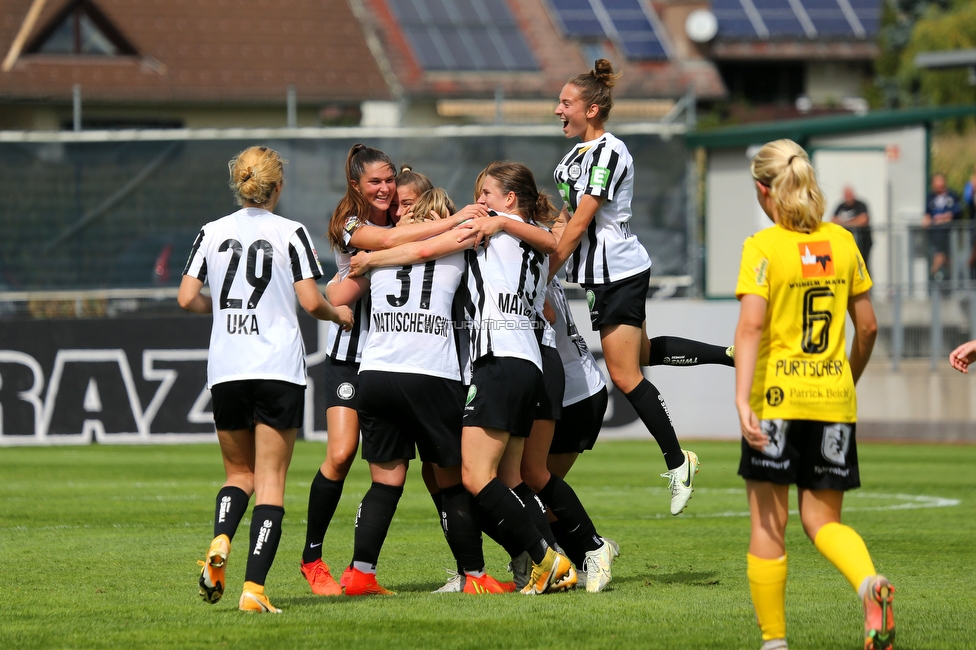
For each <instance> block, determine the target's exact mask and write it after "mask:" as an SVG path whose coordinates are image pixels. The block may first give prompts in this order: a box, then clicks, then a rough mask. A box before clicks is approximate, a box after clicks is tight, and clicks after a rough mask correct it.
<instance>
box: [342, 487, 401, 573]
mask: <svg viewBox="0 0 976 650" xmlns="http://www.w3.org/2000/svg"><path fill="white" fill-rule="evenodd" d="M402 495H403V486H399V487H398V486H393V485H385V484H383V483H376V482H374V483H373V484H372V485H370V486H369V490H367V491H366V494H365V495H364V496H363V500H362V502H361V503H360V504H359V512H358V513H357V514H356V534H355V540H356V541H355V546H354V547H353V552H352V561H353V562H365V563H367V564H371V565H373V566H374V567H375V566H376V561H377V560H378V559H379V557H380V549H381V548H383V542H384V541H385V540H386V534H387V533H388V532H389V530H390V524H391V523H392V522H393V514H394V513H395V512H396V509H397V504H398V503H399V502H400V497H401V496H402Z"/></svg>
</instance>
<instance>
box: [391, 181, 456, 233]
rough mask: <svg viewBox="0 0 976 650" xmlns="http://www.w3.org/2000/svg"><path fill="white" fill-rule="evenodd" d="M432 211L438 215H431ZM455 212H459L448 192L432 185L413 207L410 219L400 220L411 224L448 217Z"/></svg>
mask: <svg viewBox="0 0 976 650" xmlns="http://www.w3.org/2000/svg"><path fill="white" fill-rule="evenodd" d="M431 212H433V213H434V214H436V215H437V216H436V217H434V216H431ZM455 212H457V208H455V207H454V201H452V200H451V197H449V196H448V195H447V192H445V191H444V189H443V188H440V187H432V188H431V189H429V190H427V191H426V192H424V193H423V194H421V195H420V198H419V199H417V202H416V203H414V204H413V207H412V208H411V215H412V216H411V217H410V218H409V219H401V220H400V222H401V223H403V224H409V223H424V222H425V221H435V220H437V219H447V218H448V217H449V216H451V215H452V214H454V213H455ZM397 225H400V224H397Z"/></svg>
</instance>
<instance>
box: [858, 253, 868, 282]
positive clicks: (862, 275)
mask: <svg viewBox="0 0 976 650" xmlns="http://www.w3.org/2000/svg"><path fill="white" fill-rule="evenodd" d="M857 278H858V279H859V280H861V281H862V282H863V281H864V280H867V279H868V271H867V269H866V268H864V258H862V257H861V254H860V253H858V254H857Z"/></svg>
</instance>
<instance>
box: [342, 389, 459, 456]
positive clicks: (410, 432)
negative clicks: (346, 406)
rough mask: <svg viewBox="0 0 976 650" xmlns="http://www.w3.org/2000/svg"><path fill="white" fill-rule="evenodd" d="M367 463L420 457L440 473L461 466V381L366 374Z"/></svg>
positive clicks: (362, 412) (362, 403)
mask: <svg viewBox="0 0 976 650" xmlns="http://www.w3.org/2000/svg"><path fill="white" fill-rule="evenodd" d="M359 388H360V394H361V396H360V398H359V428H360V430H361V431H362V432H363V458H364V459H365V460H367V461H368V462H370V463H385V462H388V461H391V460H397V459H399V458H406V459H411V458H415V457H416V453H415V452H414V447H415V446H416V448H417V449H418V450H419V451H420V458H421V460H424V461H427V462H431V463H435V464H436V465H440V466H441V467H452V466H454V465H460V464H461V409H462V405H463V404H464V388H463V387H462V386H461V382H460V381H453V380H450V379H444V378H442V377H430V376H428V375H418V374H415V373H411V372H383V371H378V370H366V371H364V372H363V373H361V374H360V375H359Z"/></svg>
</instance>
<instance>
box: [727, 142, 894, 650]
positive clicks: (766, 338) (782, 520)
mask: <svg viewBox="0 0 976 650" xmlns="http://www.w3.org/2000/svg"><path fill="white" fill-rule="evenodd" d="M752 177H753V178H754V179H755V185H756V198H757V199H758V200H759V205H760V206H761V207H762V209H763V212H765V213H766V214H767V215H768V216H769V218H770V219H771V220H772V221H773V223H775V224H776V225H775V227H773V228H767V229H766V230H763V231H760V232H758V233H756V234H755V235H753V236H752V237H750V238H749V239H747V240H746V242H745V244H744V246H743V247H742V265H741V266H740V268H739V281H738V285H737V286H736V296H737V297H738V298H739V300H740V301H741V303H742V304H741V307H740V312H739V323H738V326H737V327H736V331H735V349H736V363H735V404H736V408H737V410H738V411H739V426H740V427H741V429H742V460H741V462H740V463H739V475H740V476H742V477H743V478H744V479H745V480H746V493H747V495H748V498H749V511H750V513H751V516H752V533H751V536H750V539H749V554H748V576H749V586H750V589H751V591H752V602H753V605H754V606H755V608H756V615H757V617H758V619H759V627H760V629H761V630H762V637H763V641H764V643H763V650H771V649H773V648H785V647H786V615H785V596H786V547H785V545H784V536H785V532H786V521H787V518H788V515H789V511H788V496H789V485H790V484H791V483H796V486H797V489H798V491H799V505H800V520H801V521H802V523H803V530H804V532H806V534H807V536H808V537H809V538H810V539H811V540H812V541H813V543H814V545H815V546H816V547H817V550H818V551H820V552H821V553H822V554H823V555H824V557H826V558H827V559H828V560H830V561H831V562H832V563H833V564H834V566H836V567H837V569H838V570H839V571H840V572H841V573H842V574H843V575H844V577H845V578H847V580H848V582H850V584H851V586H852V587H853V588H854V589H856V590H857V593H858V596H859V597H860V598H861V601H862V602H863V604H864V647H865V648H866V649H869V650H879V649H881V648H890V647H891V644H892V642H893V640H894V637H895V621H894V617H893V615H892V610H891V602H892V596H893V594H894V587H892V586H891V583H890V582H888V580H887V579H886V578H885V577H884V576H881V575H878V574H877V572H876V571H875V569H874V564H873V563H872V561H871V556H870V555H869V554H868V550H867V548H866V547H865V545H864V541H863V540H862V539H861V537H860V536H859V535H858V534H857V533H856V532H855V531H854V530H853V529H851V528H848V527H847V526H845V525H843V524H841V523H840V513H841V505H842V504H843V500H844V492H845V491H846V490H851V489H854V488H857V487H859V486H860V476H859V473H858V463H857V442H856V437H855V432H856V429H857V424H856V420H857V397H856V395H855V393H854V385H855V383H857V380H858V378H859V377H860V376H861V373H862V372H863V371H864V367H865V365H867V362H868V359H869V358H870V356H871V349H872V348H873V347H874V339H875V336H876V335H877V328H878V325H877V321H876V319H875V315H874V308H873V307H872V305H871V296H870V294H869V293H868V289H870V288H871V278H870V277H869V276H868V272H867V268H866V267H865V265H864V260H863V259H862V258H861V254H860V253H859V252H858V249H857V245H856V244H855V243H854V238H853V236H852V235H851V234H850V232H848V231H847V230H845V229H844V228H842V227H841V226H838V225H835V224H832V223H823V222H822V221H821V219H822V218H823V213H824V198H823V194H822V193H821V191H820V187H819V186H818V184H817V179H816V176H815V174H814V170H813V167H812V166H811V165H810V160H809V158H807V154H806V152H805V151H804V150H803V149H802V148H801V147H800V146H799V145H797V144H796V143H795V142H793V141H791V140H777V141H775V142H770V143H769V144H767V145H765V146H764V147H763V148H762V149H760V150H759V153H757V154H756V156H755V157H754V158H753V159H752ZM845 312H846V313H847V314H850V316H851V320H852V321H853V323H854V341H853V343H852V344H851V355H850V358H848V357H847V354H846V352H845V349H844V346H845V343H846V341H845V334H844V330H845Z"/></svg>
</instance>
